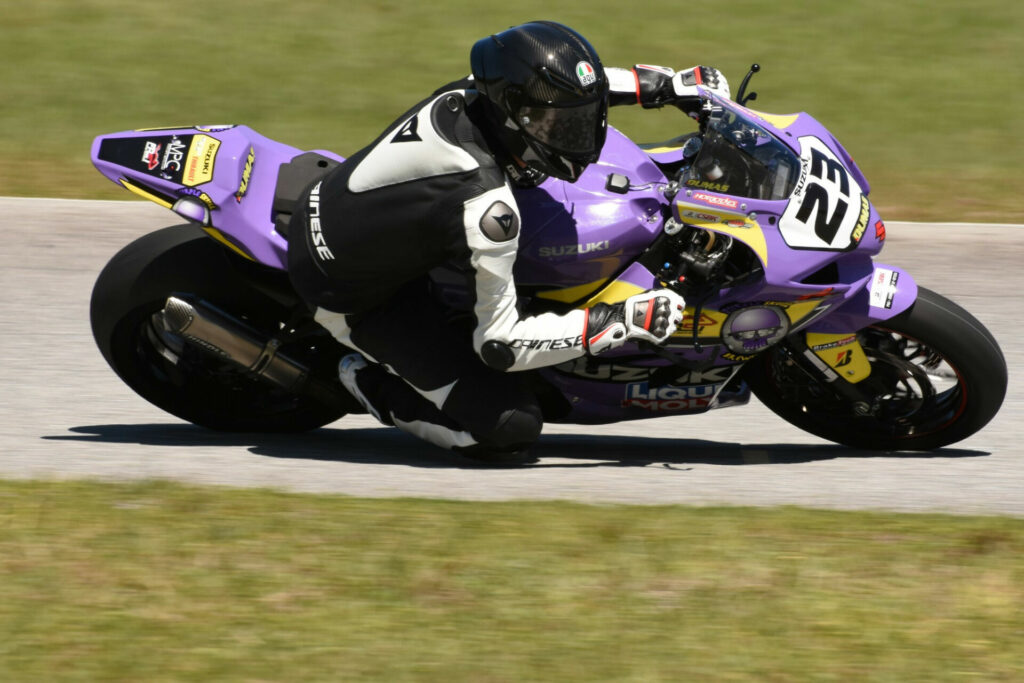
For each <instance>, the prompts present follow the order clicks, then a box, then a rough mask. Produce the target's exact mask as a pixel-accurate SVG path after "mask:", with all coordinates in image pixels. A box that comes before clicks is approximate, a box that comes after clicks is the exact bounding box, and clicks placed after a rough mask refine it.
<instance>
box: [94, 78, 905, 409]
mask: <svg viewBox="0 0 1024 683" xmlns="http://www.w3.org/2000/svg"><path fill="white" fill-rule="evenodd" d="M708 98H709V102H710V103H711V104H714V105H716V106H717V107H718V108H719V112H720V113H718V114H716V115H715V116H714V117H712V118H711V121H710V123H707V122H706V125H705V127H704V129H703V130H702V135H701V136H700V139H699V140H697V142H698V143H700V144H698V145H694V144H690V145H689V149H688V151H687V152H686V154H687V157H686V158H685V159H684V158H683V153H684V152H683V148H682V147H681V146H680V147H679V148H678V149H672V148H671V147H670V148H669V149H667V150H665V149H662V150H659V151H652V152H645V151H644V150H642V149H641V148H640V147H638V146H637V145H636V144H634V143H633V142H632V141H630V140H629V139H628V138H626V137H625V136H624V135H622V134H621V133H620V132H618V131H617V130H615V129H612V128H610V129H609V131H608V138H607V142H606V144H605V147H604V149H603V150H602V154H601V157H600V159H599V161H598V162H597V163H595V164H593V165H591V166H590V167H589V168H587V169H586V171H585V172H584V173H583V175H582V176H581V177H580V178H579V180H578V181H577V182H576V183H574V184H570V183H566V182H563V181H559V180H555V179H548V180H546V181H545V182H543V183H542V184H541V185H540V186H538V187H536V188H533V189H528V190H517V191H516V199H517V202H518V204H519V208H520V211H521V213H522V218H523V221H522V231H521V234H520V242H519V243H520V250H519V256H518V258H517V262H516V266H515V271H514V274H515V278H516V283H517V286H518V287H519V288H520V292H521V293H522V294H523V295H524V296H526V297H529V298H531V299H533V301H532V303H533V304H536V303H538V302H542V303H543V302H544V301H545V300H547V301H548V302H549V304H550V308H554V309H559V308H564V307H567V306H578V305H580V303H581V302H583V301H586V300H587V299H589V298H590V297H592V296H594V295H597V294H598V293H599V292H601V291H602V290H603V288H604V287H605V285H614V286H615V289H614V291H615V296H628V295H629V294H630V293H633V292H637V291H642V290H644V289H650V288H653V287H658V286H663V284H662V283H661V282H660V281H659V279H658V275H656V274H655V273H654V272H652V271H651V270H649V268H655V269H657V267H658V266H657V264H651V263H650V260H649V259H647V260H646V261H645V263H647V264H648V265H647V266H645V265H642V264H641V263H640V262H638V259H639V258H640V257H641V255H644V254H645V253H646V252H647V250H648V249H649V248H650V247H651V246H652V244H654V243H655V241H656V240H657V239H658V238H659V237H660V236H661V235H662V234H663V233H670V232H671V231H672V230H674V229H678V228H680V227H681V226H682V225H687V226H691V227H692V228H697V229H698V230H704V231H707V232H708V233H714V234H716V235H717V236H719V237H718V239H719V241H720V242H725V243H728V240H724V239H722V238H725V237H727V238H729V239H731V240H732V241H733V243H740V244H743V245H745V246H746V247H747V248H748V249H749V251H750V252H752V253H753V254H754V256H755V257H756V262H758V263H759V264H760V266H761V270H762V271H763V272H760V273H758V277H756V278H753V279H747V280H743V281H742V283H741V284H737V285H735V286H732V287H731V288H723V289H720V290H719V291H717V293H716V294H713V295H711V296H710V297H709V298H707V299H706V300H704V301H702V303H701V312H700V315H696V311H694V314H695V315H694V316H692V317H689V318H688V320H687V321H686V322H685V323H684V325H683V328H681V329H680V330H679V331H678V332H677V333H676V334H675V335H674V336H673V337H672V338H671V339H670V340H669V342H668V344H667V348H668V349H669V350H670V351H671V352H672V353H674V354H676V357H677V358H678V359H679V364H678V365H672V364H670V363H669V362H667V361H666V360H664V359H663V358H661V357H658V356H656V355H653V354H651V353H650V352H649V351H647V350H646V349H644V348H641V347H638V346H636V345H634V344H626V345H624V346H623V347H621V348H620V349H617V350H614V351H611V352H608V353H606V354H604V355H602V356H600V357H598V358H591V359H583V358H581V359H578V360H577V361H573V362H570V363H566V364H563V365H560V366H557V367H553V368H547V369H544V370H541V371H540V373H541V375H542V376H543V377H544V378H545V379H546V380H547V382H548V383H549V385H550V386H551V387H553V388H554V389H556V390H557V391H559V392H561V394H562V396H564V397H565V399H566V406H567V407H566V410H565V414H564V415H563V416H562V417H561V418H558V417H555V418H554V419H553V420H552V421H556V422H557V421H564V422H574V423H580V424H592V423H604V422H614V421H621V420H629V419H639V418H647V417H657V416H662V415H668V414H684V413H699V412H704V411H706V410H708V409H710V408H719V407H724V406H728V405H736V404H742V403H745V402H746V401H747V399H748V398H749V390H748V389H747V387H746V384H745V383H744V382H742V381H740V380H739V379H737V377H736V373H738V371H739V369H740V368H741V367H742V365H743V363H744V362H746V361H747V360H749V359H750V358H751V357H753V355H755V354H756V353H758V352H760V351H763V350H764V349H765V348H768V347H770V346H771V345H772V344H774V343H776V342H778V341H779V340H780V339H781V338H782V337H783V336H784V335H786V334H791V333H793V332H796V331H798V330H807V331H814V332H824V333H836V334H847V333H850V332H853V331H856V330H858V329H861V328H863V327H865V326H868V325H871V324H873V323H876V322H880V321H884V320H886V319H888V318H891V317H893V316H895V315H897V314H898V313H900V312H901V311H903V310H906V309H907V308H908V307H909V306H910V305H911V304H912V303H913V301H914V300H915V298H916V295H917V286H916V284H915V283H914V281H913V279H912V278H911V277H910V275H909V274H907V273H906V272H904V271H902V270H900V269H898V268H893V267H889V266H883V265H880V264H875V263H874V262H873V257H874V256H875V255H876V254H878V252H879V251H880V250H881V248H882V246H883V243H884V239H885V228H884V224H883V223H882V221H881V218H880V217H879V215H878V213H877V211H876V210H875V208H874V207H873V206H872V205H871V203H870V201H869V200H868V198H867V195H868V192H869V190H870V188H869V186H868V184H867V182H866V180H865V179H864V176H863V174H862V173H861V171H860V169H858V168H857V166H856V164H854V163H853V161H852V159H851V158H850V156H849V154H847V152H846V151H845V150H844V149H843V148H842V147H841V146H840V145H839V143H838V142H837V141H836V140H835V139H834V138H833V137H832V135H831V134H830V133H829V132H828V131H827V130H826V129H825V128H824V127H823V126H822V125H821V124H820V123H818V122H817V121H816V120H814V119H813V118H812V117H810V116H808V115H807V114H803V113H801V114H793V115H787V116H777V115H770V114H762V113H760V112H754V111H752V110H749V109H746V108H744V107H741V106H740V105H738V104H736V103H734V102H731V101H728V100H720V99H717V98H716V97H714V96H711V95H709V96H708ZM693 137H694V136H690V138H691V140H692V138H693ZM317 153H318V154H320V155H322V156H323V157H325V158H327V159H330V160H332V163H333V161H343V159H342V157H340V156H338V155H336V154H332V153H330V152H326V151H319V150H318V151H317ZM301 154H303V151H302V150H299V149H297V148H294V147H290V146H288V145H283V144H281V143H278V142H275V141H273V140H270V139H268V138H265V137H263V136H261V135H259V134H257V133H256V132H254V131H253V130H251V129H250V128H247V127H245V126H229V127H197V128H187V127H185V128H175V129H166V130H153V131H132V132H125V133H116V134H113V135H106V136H102V137H99V138H97V139H96V141H95V142H94V143H93V147H92V158H93V162H94V164H95V165H96V166H97V168H99V170H100V171H101V172H102V173H103V174H104V175H105V176H107V177H108V178H110V179H111V180H112V181H114V182H115V183H120V184H122V185H124V186H125V187H126V188H127V189H129V190H131V191H133V192H135V193H136V194H139V195H140V196H143V197H146V198H147V199H151V200H153V201H156V202H157V203H160V204H161V205H163V206H166V207H167V208H169V209H172V210H174V211H175V212H177V213H178V214H179V215H182V216H184V217H185V218H187V219H189V220H192V221H195V222H198V223H200V224H202V225H203V226H204V228H205V229H206V230H207V231H208V232H209V233H210V234H211V235H212V236H213V237H215V238H216V239H218V240H220V241H221V242H224V243H226V244H227V245H228V246H230V247H232V248H233V249H235V250H236V251H238V252H240V253H242V254H244V255H246V256H247V257H249V258H251V259H253V260H255V261H258V262H260V263H263V264H265V265H268V266H271V267H273V268H278V269H283V268H285V267H286V263H287V258H286V254H287V242H286V240H285V237H284V236H283V235H282V234H280V233H278V231H277V230H276V229H275V225H274V216H273V208H272V205H273V199H274V195H275V189H276V188H277V186H278V180H279V169H280V168H281V166H282V164H285V163H287V162H290V161H292V160H293V159H294V158H295V157H297V156H298V155H301ZM730 157H731V158H733V159H734V160H735V159H742V160H743V162H742V163H741V164H738V165H737V164H735V163H734V164H730V162H729V159H730ZM751 159H753V160H754V161H753V162H751ZM680 167H681V168H682V170H681V171H679V173H678V174H676V173H675V172H673V177H672V178H671V179H670V178H667V177H666V175H665V172H666V171H663V169H675V168H680ZM750 168H753V169H754V170H753V171H751V170H750ZM737 169H740V171H742V172H740V173H736V172H735V171H736V170H737ZM670 180H671V181H673V182H674V183H677V185H671V184H670ZM754 181H756V183H758V184H757V185H756V191H755V188H754V186H753V185H752V184H751V183H753V182H754ZM670 188H671V189H670ZM676 190H677V191H676ZM691 303H692V302H691ZM534 308H537V307H536V306H534ZM540 308H541V309H543V308H545V306H544V305H542V306H540ZM686 368H690V369H686ZM698 368H699V369H698Z"/></svg>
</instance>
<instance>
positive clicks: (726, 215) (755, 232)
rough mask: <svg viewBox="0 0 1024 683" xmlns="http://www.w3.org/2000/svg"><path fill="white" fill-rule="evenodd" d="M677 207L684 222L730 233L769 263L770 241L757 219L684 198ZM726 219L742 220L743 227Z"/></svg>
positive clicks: (765, 262) (678, 202)
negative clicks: (689, 214)
mask: <svg viewBox="0 0 1024 683" xmlns="http://www.w3.org/2000/svg"><path fill="white" fill-rule="evenodd" d="M676 208H677V209H678V210H679V215H680V217H682V219H683V222H684V223H686V224H687V225H692V226H694V227H697V228H703V229H705V230H713V231H714V232H720V233H722V234H725V235H729V236H730V237H732V238H733V239H737V240H739V241H740V242H743V243H744V244H745V245H747V246H748V247H750V248H751V249H753V250H754V253H755V254H757V257H758V258H759V259H761V263H763V264H764V265H765V266H767V265H768V242H767V240H766V239H765V236H764V230H763V229H762V228H761V226H760V225H759V224H758V222H757V221H755V220H751V219H750V217H749V216H747V215H745V214H740V213H735V214H734V213H732V212H722V211H719V210H716V209H714V208H712V207H709V206H707V205H706V204H695V203H694V204H691V203H690V202H685V201H682V200H680V201H677V202H676ZM684 211H691V212H694V213H703V214H707V215H709V216H714V217H715V218H716V220H713V221H712V220H703V219H701V218H696V217H694V216H687V215H686V214H685V213H683V212H684ZM726 220H730V221H737V222H739V221H742V222H743V227H732V226H730V225H728V224H726V223H725V222H724V221H726Z"/></svg>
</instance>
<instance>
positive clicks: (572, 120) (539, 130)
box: [517, 100, 604, 155]
mask: <svg viewBox="0 0 1024 683" xmlns="http://www.w3.org/2000/svg"><path fill="white" fill-rule="evenodd" d="M602 104H603V100H597V101H594V102H588V103H587V104H583V105H577V106H573V107H552V106H529V105H527V106H522V107H520V108H519V111H518V115H517V118H518V123H519V125H520V126H522V127H523V130H524V131H525V132H526V134H527V135H529V136H530V137H532V138H534V139H536V140H538V141H539V142H542V143H544V144H545V145H547V146H549V147H551V148H552V149H555V150H558V151H559V152H565V153H567V154H583V155H590V154H594V153H595V152H599V151H600V150H599V149H598V147H599V145H600V143H601V142H603V141H604V140H603V136H602V135H601V134H600V130H601V127H602V125H601V124H602V119H603V118H604V107H603V106H602ZM599 138H600V140H599Z"/></svg>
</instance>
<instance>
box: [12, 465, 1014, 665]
mask: <svg viewBox="0 0 1024 683" xmlns="http://www.w3.org/2000/svg"><path fill="white" fill-rule="evenodd" d="M1021 605H1024V521H1021V520H1012V519H1001V518H970V517H949V516H939V515H897V514H881V513H870V514H869V513H852V512H822V511H807V510H802V509H796V508H783V509H748V508H687V507H676V506H664V507H639V506H636V507H634V506H586V505H578V504H568V503H553V502H552V503H469V502H438V501H421V500H364V499H354V498H345V497H337V496H313V495H292V494H286V493H280V492H272V491H263V490H244V489H241V490H236V489H223V488H197V487H188V486H182V485H176V484H170V483H135V484H103V483H83V482H78V483H44V482H0V679H2V680H5V681H22V680H46V681H50V680H72V679H77V680H104V681H107V680H109V681H114V680H132V681H140V680H145V681H160V680H279V681H284V680H289V681H300V680H301V681H312V680H373V681H404V680H423V681H440V680H444V681H523V680H533V681H536V680H549V681H574V680H581V681H582V680H586V681H593V680H620V681H629V680H635V681H656V680H666V681H669V680H671V681H678V680H756V681H769V680H770V681H790V680H792V681H796V680H799V681H804V680H841V681H847V680H871V681H900V682H903V681H943V680H988V681H1019V680H1022V679H1024V638H1022V637H1021V636H1022V634H1024V610H1022V609H1021Z"/></svg>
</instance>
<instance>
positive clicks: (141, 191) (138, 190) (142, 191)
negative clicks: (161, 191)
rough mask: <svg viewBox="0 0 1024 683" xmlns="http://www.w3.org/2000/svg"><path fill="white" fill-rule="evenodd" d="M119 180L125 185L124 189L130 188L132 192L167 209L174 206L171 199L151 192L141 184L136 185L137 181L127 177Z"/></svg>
mask: <svg viewBox="0 0 1024 683" xmlns="http://www.w3.org/2000/svg"><path fill="white" fill-rule="evenodd" d="M118 182H119V183H121V185H123V186H124V189H126V190H128V191H129V192H131V193H132V194H135V195H138V196H140V197H142V198H143V199H148V200H149V201H151V202H154V203H156V204H159V205H160V206H162V207H164V208H165V209H169V208H171V206H172V205H171V203H170V202H169V201H167V200H166V199H164V198H163V197H160V196H158V195H155V194H153V193H152V192H150V191H149V190H147V189H146V188H144V187H142V186H141V185H136V184H135V183H133V182H132V181H130V180H128V179H127V178H121V179H120V180H119V181H118Z"/></svg>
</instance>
